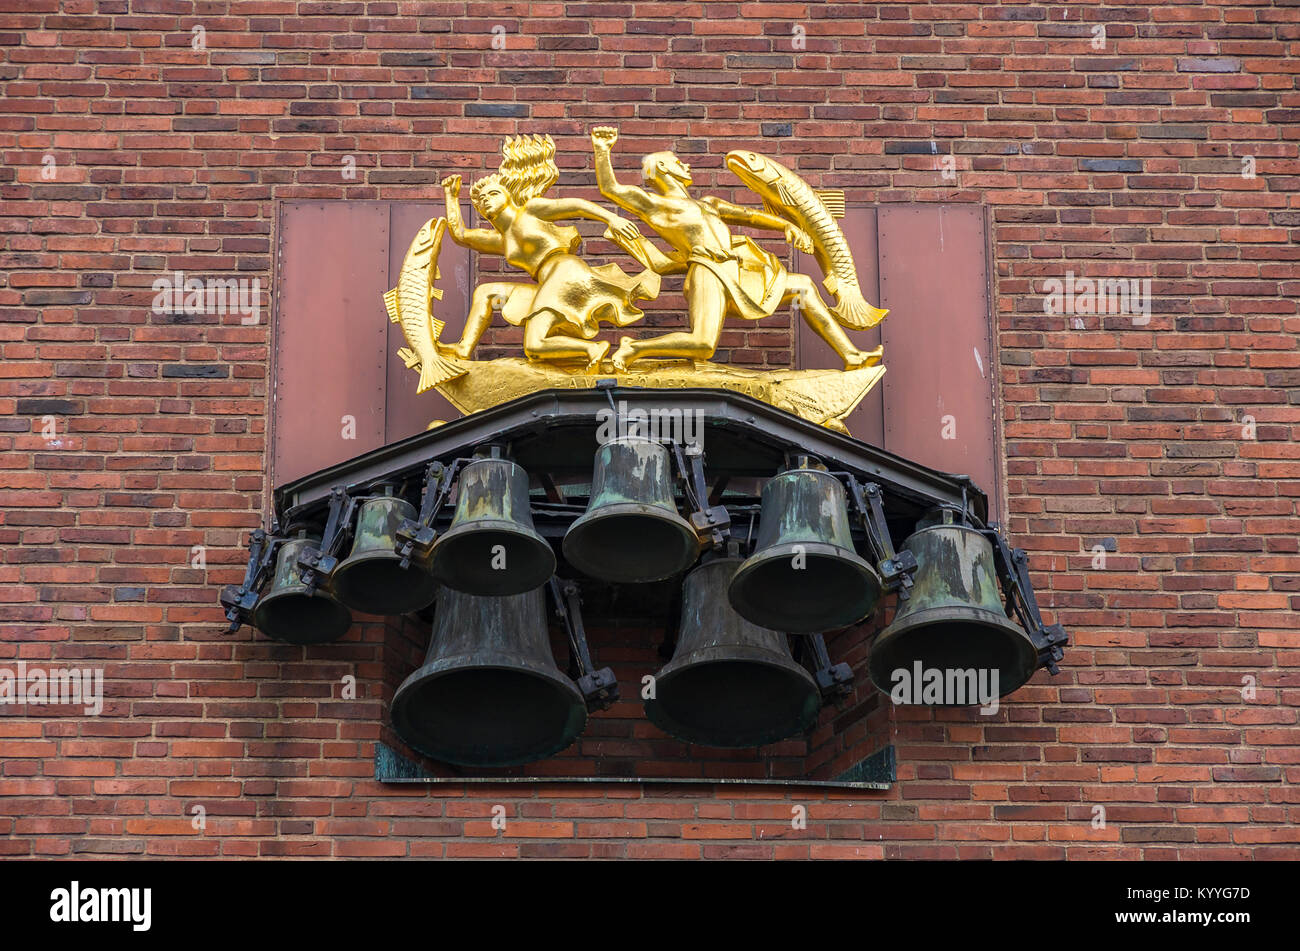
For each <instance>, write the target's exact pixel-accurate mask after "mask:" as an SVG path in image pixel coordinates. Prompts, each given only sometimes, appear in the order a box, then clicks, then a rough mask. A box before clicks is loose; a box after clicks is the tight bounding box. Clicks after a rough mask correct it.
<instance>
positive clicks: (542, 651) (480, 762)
mask: <svg viewBox="0 0 1300 951" xmlns="http://www.w3.org/2000/svg"><path fill="white" fill-rule="evenodd" d="M392 715H393V728H394V729H395V730H396V731H397V733H398V735H399V736H400V737H401V738H402V739H403V740H405V741H406V742H407V743H408V744H410V746H411V747H412V748H414V749H417V750H419V751H420V752H421V753H424V754H426V755H427V756H430V757H432V758H433V759H436V760H441V761H442V762H445V763H455V764H458V765H461V766H515V765H518V764H520V763H530V762H533V761H534V760H539V759H544V758H546V757H547V756H550V755H551V754H553V753H557V752H559V751H560V750H562V749H564V748H565V747H566V746H568V745H569V744H571V743H572V742H573V741H574V739H575V738H576V737H577V736H578V734H579V733H581V732H582V729H583V727H584V726H585V725H586V722H587V705H586V702H585V701H584V699H583V696H582V694H581V692H579V690H578V688H577V686H575V685H574V683H573V681H572V680H570V679H569V678H568V677H566V676H565V675H564V674H563V673H561V672H560V669H559V668H558V667H557V666H556V665H555V659H554V658H553V657H552V655H551V643H550V638H549V636H548V633H547V626H546V605H545V597H544V595H543V590H542V589H541V588H537V589H535V590H533V591H526V592H524V593H523V594H514V595H509V596H506V597H478V596H476V595H472V594H463V593H461V592H459V591H455V590H453V589H450V588H443V589H442V590H441V591H440V592H439V593H438V601H437V608H436V612H435V614H434V619H433V637H432V638H431V639H430V641H429V653H428V655H427V657H426V658H425V661H424V666H423V667H421V668H420V669H419V670H417V671H415V673H413V674H411V676H409V677H407V678H406V680H405V681H404V682H403V683H402V685H401V686H400V687H398V688H397V693H396V695H395V696H394V697H393V706H392Z"/></svg>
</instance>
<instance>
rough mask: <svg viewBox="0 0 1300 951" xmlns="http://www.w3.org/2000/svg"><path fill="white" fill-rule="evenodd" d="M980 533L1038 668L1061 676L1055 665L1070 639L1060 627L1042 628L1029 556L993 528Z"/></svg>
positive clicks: (993, 525)
mask: <svg viewBox="0 0 1300 951" xmlns="http://www.w3.org/2000/svg"><path fill="white" fill-rule="evenodd" d="M980 531H981V534H983V535H984V536H985V537H986V538H988V539H989V541H991V542H992V543H993V558H994V561H995V562H996V563H997V570H998V574H999V576H1000V577H1001V579H1002V588H1003V590H1004V591H1005V592H1006V597H1007V603H1008V604H1009V606H1010V608H1011V610H1013V611H1014V612H1015V614H1016V618H1017V620H1019V621H1020V625H1021V627H1023V628H1024V629H1025V632H1026V633H1028V634H1029V639H1030V640H1031V641H1032V642H1033V644H1034V647H1036V648H1037V649H1038V666H1039V667H1046V668H1047V669H1048V671H1049V672H1051V673H1053V674H1058V673H1060V672H1061V669H1060V667H1059V666H1057V665H1058V663H1059V662H1060V660H1061V659H1062V658H1063V657H1064V656H1065V648H1066V647H1067V646H1068V645H1069V643H1070V636H1069V634H1067V633H1066V631H1065V628H1064V627H1062V626H1061V625H1060V624H1050V625H1044V624H1043V615H1042V613H1041V612H1040V611H1039V609H1038V598H1037V597H1035V595H1034V585H1033V583H1032V582H1031V581H1030V580H1029V555H1028V553H1026V551H1025V550H1024V549H1023V548H1015V549H1012V548H1011V547H1010V546H1008V545H1007V541H1006V538H1004V537H1003V535H1002V532H1001V530H1000V529H999V528H998V526H997V525H995V524H990V525H989V527H988V528H985V529H982V530H980Z"/></svg>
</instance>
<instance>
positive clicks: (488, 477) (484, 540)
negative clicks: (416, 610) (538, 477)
mask: <svg viewBox="0 0 1300 951" xmlns="http://www.w3.org/2000/svg"><path fill="white" fill-rule="evenodd" d="M456 491H457V499H456V514H455V515H454V516H453V518H452V522H451V527H450V528H449V529H447V531H446V533H445V534H443V535H442V536H441V537H439V538H438V540H437V541H435V542H434V544H433V552H432V555H431V560H430V567H429V570H430V573H431V574H432V575H433V577H434V578H436V579H437V580H438V581H440V582H442V583H443V584H445V585H446V586H447V587H449V588H453V589H455V590H457V591H462V592H464V593H466V594H476V595H481V596H486V595H510V594H521V593H523V592H524V591H531V590H533V589H534V588H537V587H539V586H541V585H543V584H545V583H546V582H547V581H549V580H550V577H551V575H553V574H554V573H555V552H554V551H553V550H552V549H551V546H550V544H549V543H548V542H547V541H546V539H544V538H543V537H542V536H541V535H539V534H538V533H537V530H536V529H535V528H534V527H533V515H532V511H531V510H530V509H529V502H528V473H527V472H525V471H524V470H523V469H521V468H520V467H519V466H518V465H516V464H515V463H514V462H513V461H511V460H509V459H506V458H504V457H502V456H501V455H500V453H499V451H497V450H493V451H492V453H491V454H490V455H482V456H480V457H478V458H476V459H474V460H473V461H472V462H470V463H469V464H467V465H466V466H465V468H464V469H462V470H461V473H460V479H459V482H458V483H457V487H456Z"/></svg>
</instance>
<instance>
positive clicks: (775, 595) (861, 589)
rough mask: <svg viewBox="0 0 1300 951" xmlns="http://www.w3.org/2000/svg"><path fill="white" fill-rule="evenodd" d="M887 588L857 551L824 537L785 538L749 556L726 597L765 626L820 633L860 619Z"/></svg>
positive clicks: (783, 629) (754, 620)
mask: <svg viewBox="0 0 1300 951" xmlns="http://www.w3.org/2000/svg"><path fill="white" fill-rule="evenodd" d="M796 564H799V565H801V567H795V565H796ZM882 588H883V585H882V584H881V581H880V576H879V575H878V574H876V570H875V569H874V568H872V567H871V565H869V564H867V562H865V561H864V560H863V559H862V558H861V557H859V556H858V555H857V553H856V552H851V551H848V550H846V549H843V548H840V547H838V546H836V545H829V544H826V543H825V542H806V543H795V542H785V543H782V544H780V545H773V546H771V547H770V548H766V549H764V550H763V551H761V552H758V553H756V554H754V555H753V556H751V557H750V558H749V559H748V560H746V561H745V563H744V564H742V565H741V566H740V568H739V569H738V570H737V571H736V575H735V577H734V578H732V579H731V585H730V587H728V589H727V597H728V598H729V599H730V601H731V606H732V607H733V608H735V609H736V613H737V614H739V615H740V616H741V617H743V618H745V620H747V621H751V622H753V623H754V624H758V625H760V626H761V627H766V628H771V629H773V630H778V631H790V632H792V633H796V634H816V633H819V632H821V631H829V630H832V629H834V628H838V627H847V626H848V625H850V624H856V623H857V622H858V621H861V620H862V619H863V618H865V617H866V616H867V615H868V614H870V613H871V612H872V610H873V609H874V608H875V606H876V602H877V601H878V600H879V599H880V594H881V591H882Z"/></svg>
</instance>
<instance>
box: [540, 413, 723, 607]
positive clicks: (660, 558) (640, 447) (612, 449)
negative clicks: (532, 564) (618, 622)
mask: <svg viewBox="0 0 1300 951" xmlns="http://www.w3.org/2000/svg"><path fill="white" fill-rule="evenodd" d="M699 554H700V539H699V536H698V535H697V534H696V532H695V529H693V528H691V524H690V522H688V521H686V519H684V518H682V516H681V515H680V514H679V513H678V511H677V502H676V500H675V498H674V496H673V472H672V462H671V460H670V459H669V456H668V450H667V449H666V448H665V447H664V446H663V445H661V444H660V443H657V442H654V441H652V440H649V439H645V438H641V437H636V436H632V437H627V438H624V439H615V440H611V441H610V442H607V443H605V444H604V445H603V446H601V447H600V449H598V450H597V451H596V465H595V471H594V472H593V474H592V480H591V498H590V500H589V501H588V503H587V511H586V512H585V513H584V514H583V515H582V517H581V518H579V519H578V520H577V521H575V522H574V523H573V524H572V525H571V526H569V530H568V532H566V533H565V535H564V557H565V558H566V559H568V561H569V563H570V564H572V565H573V566H574V567H575V568H577V569H578V570H579V571H581V572H582V573H583V574H586V575H590V576H591V577H593V578H600V579H602V580H604V581H613V582H647V581H660V580H662V579H664V578H669V577H672V576H673V575H675V574H678V573H680V572H682V571H685V570H686V569H687V568H689V567H690V566H691V565H692V564H694V562H695V559H696V558H698V557H699Z"/></svg>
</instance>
